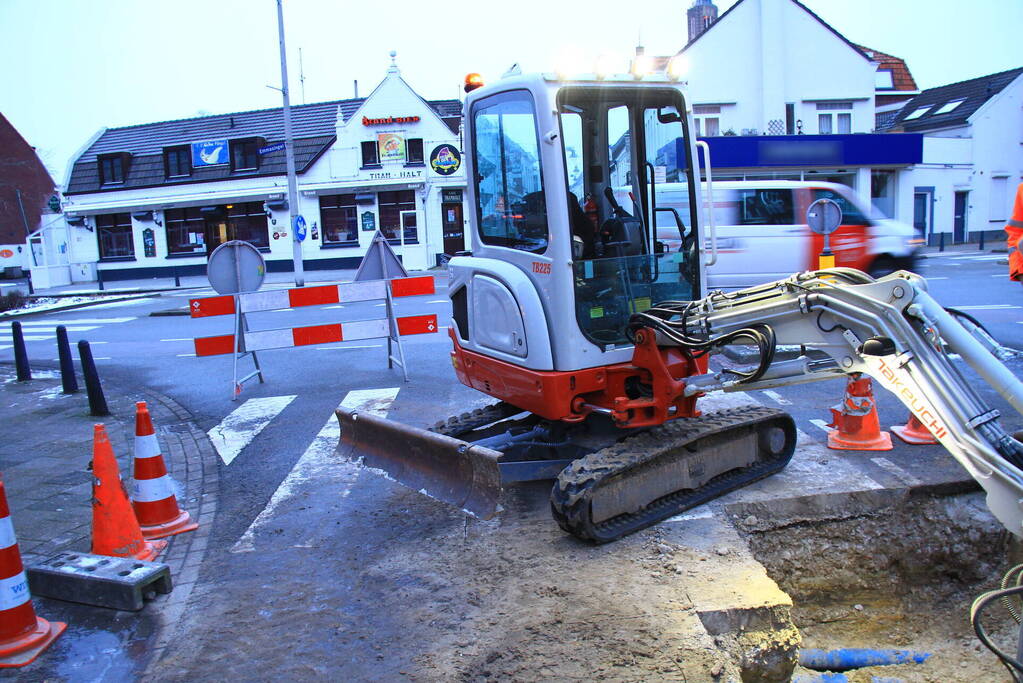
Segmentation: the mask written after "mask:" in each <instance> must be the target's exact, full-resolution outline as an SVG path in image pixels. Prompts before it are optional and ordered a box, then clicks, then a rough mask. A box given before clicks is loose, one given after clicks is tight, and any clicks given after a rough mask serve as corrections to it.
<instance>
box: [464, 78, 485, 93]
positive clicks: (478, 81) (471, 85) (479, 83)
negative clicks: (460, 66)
mask: <svg viewBox="0 0 1023 683" xmlns="http://www.w3.org/2000/svg"><path fill="white" fill-rule="evenodd" d="M482 87H483V76H480V75H479V74H477V73H472V74H466V75H465V92H472V91H473V90H475V89H476V88H482Z"/></svg>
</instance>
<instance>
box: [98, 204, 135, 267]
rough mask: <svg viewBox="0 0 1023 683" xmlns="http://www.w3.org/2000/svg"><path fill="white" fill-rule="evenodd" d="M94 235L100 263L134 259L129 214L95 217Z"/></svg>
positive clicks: (133, 243)
mask: <svg viewBox="0 0 1023 683" xmlns="http://www.w3.org/2000/svg"><path fill="white" fill-rule="evenodd" d="M96 233H97V239H98V240H99V258H100V260H101V261H106V260H110V261H118V260H124V261H126V260H129V259H134V258H135V241H134V239H132V232H131V214H130V213H109V214H104V215H101V216H96Z"/></svg>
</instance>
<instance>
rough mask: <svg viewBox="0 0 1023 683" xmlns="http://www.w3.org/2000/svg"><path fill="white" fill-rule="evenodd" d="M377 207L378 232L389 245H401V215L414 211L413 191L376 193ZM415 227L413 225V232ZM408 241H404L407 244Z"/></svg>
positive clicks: (414, 195)
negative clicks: (378, 215)
mask: <svg viewBox="0 0 1023 683" xmlns="http://www.w3.org/2000/svg"><path fill="white" fill-rule="evenodd" d="M377 207H378V211H379V213H380V231H381V232H382V233H383V234H384V237H386V238H387V241H388V242H389V243H390V244H401V232H399V231H400V230H401V229H402V222H401V214H402V213H404V212H408V211H412V212H414V211H415V210H416V193H415V191H413V190H397V191H394V192H380V193H377ZM414 229H415V225H414V224H413V230H414ZM409 241H410V240H407V239H406V240H405V242H406V243H408V242H409Z"/></svg>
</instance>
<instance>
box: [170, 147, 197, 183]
mask: <svg viewBox="0 0 1023 683" xmlns="http://www.w3.org/2000/svg"><path fill="white" fill-rule="evenodd" d="M163 170H164V175H165V176H166V177H167V178H187V177H188V176H190V175H192V149H191V148H190V147H189V146H188V145H182V146H180V147H165V148H164V150H163Z"/></svg>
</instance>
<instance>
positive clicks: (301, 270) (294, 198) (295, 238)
mask: <svg viewBox="0 0 1023 683" xmlns="http://www.w3.org/2000/svg"><path fill="white" fill-rule="evenodd" d="M277 33H278V35H279V36H280V39H281V95H282V96H283V97H284V157H285V159H286V160H287V164H288V219H289V220H288V225H290V226H291V239H292V254H293V260H294V263H295V286H296V287H304V286H305V267H304V265H303V263H302V240H301V239H299V231H298V229H297V228H298V226H297V225H296V220H295V219H296V218H297V217H298V216H299V213H298V181H297V179H296V178H295V146H294V143H293V142H292V139H291V98H290V97H289V95H288V60H287V57H286V55H285V51H284V7H283V5H282V0H277ZM302 229H303V230H304V229H305V226H302ZM303 238H304V233H303Z"/></svg>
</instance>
